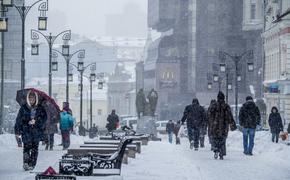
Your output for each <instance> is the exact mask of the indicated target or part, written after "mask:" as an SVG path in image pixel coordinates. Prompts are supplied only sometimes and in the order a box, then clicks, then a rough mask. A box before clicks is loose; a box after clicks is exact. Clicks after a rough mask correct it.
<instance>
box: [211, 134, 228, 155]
mask: <svg viewBox="0 0 290 180" xmlns="http://www.w3.org/2000/svg"><path fill="white" fill-rule="evenodd" d="M212 146H213V151H214V152H215V153H219V154H220V155H221V156H225V155H226V154H227V153H226V138H225V137H214V138H212Z"/></svg>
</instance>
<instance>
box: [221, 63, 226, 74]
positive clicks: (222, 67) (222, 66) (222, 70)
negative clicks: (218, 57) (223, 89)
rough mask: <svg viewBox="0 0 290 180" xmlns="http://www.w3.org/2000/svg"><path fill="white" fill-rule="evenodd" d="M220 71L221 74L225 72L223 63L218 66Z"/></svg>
mask: <svg viewBox="0 0 290 180" xmlns="http://www.w3.org/2000/svg"><path fill="white" fill-rule="evenodd" d="M220 70H221V72H226V64H225V63H221V64H220Z"/></svg>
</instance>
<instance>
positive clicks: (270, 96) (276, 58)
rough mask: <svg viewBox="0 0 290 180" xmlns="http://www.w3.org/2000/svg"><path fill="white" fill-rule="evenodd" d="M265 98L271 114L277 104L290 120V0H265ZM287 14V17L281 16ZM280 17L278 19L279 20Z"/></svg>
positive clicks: (285, 117) (284, 118)
mask: <svg viewBox="0 0 290 180" xmlns="http://www.w3.org/2000/svg"><path fill="white" fill-rule="evenodd" d="M265 3H266V4H265V20H266V22H265V31H264V33H263V40H264V51H265V75H264V76H265V81H264V86H265V99H266V104H267V112H268V114H269V113H270V111H271V108H272V107H273V106H277V107H278V109H279V111H280V113H281V116H282V119H283V120H284V123H289V121H290V81H289V78H290V76H289V74H290V65H289V64H290V60H289V59H290V23H289V21H287V20H285V19H287V18H288V19H289V17H290V15H289V13H290V11H289V8H290V1H288V0H276V1H269V0H267V1H265ZM280 16H281V17H283V18H280ZM277 17H278V19H277Z"/></svg>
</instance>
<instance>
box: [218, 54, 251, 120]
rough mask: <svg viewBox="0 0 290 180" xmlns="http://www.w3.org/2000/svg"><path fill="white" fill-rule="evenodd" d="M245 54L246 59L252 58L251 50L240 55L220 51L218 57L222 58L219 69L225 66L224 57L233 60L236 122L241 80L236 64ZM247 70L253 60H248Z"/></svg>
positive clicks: (223, 68)
mask: <svg viewBox="0 0 290 180" xmlns="http://www.w3.org/2000/svg"><path fill="white" fill-rule="evenodd" d="M246 56H247V58H246V59H247V60H250V59H253V58H254V57H253V56H254V55H253V51H252V50H250V51H246V52H244V53H242V54H241V55H237V54H235V55H231V54H229V53H227V52H224V51H220V52H219V59H220V60H222V63H221V64H220V70H221V71H223V70H225V69H226V68H225V67H226V63H225V60H226V59H227V58H226V57H229V59H230V60H232V61H233V62H234V71H235V106H236V107H235V118H236V122H238V82H239V81H241V80H242V78H241V75H239V74H238V73H239V71H238V65H239V63H240V62H241V61H242V60H244V59H245V57H246ZM247 64H248V70H249V71H250V70H251V69H252V67H253V62H248V63H247Z"/></svg>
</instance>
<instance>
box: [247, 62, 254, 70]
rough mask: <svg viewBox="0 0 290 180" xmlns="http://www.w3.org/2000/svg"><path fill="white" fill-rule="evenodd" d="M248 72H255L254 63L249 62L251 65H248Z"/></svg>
mask: <svg viewBox="0 0 290 180" xmlns="http://www.w3.org/2000/svg"><path fill="white" fill-rule="evenodd" d="M248 70H249V71H250V72H253V71H254V63H252V62H249V63H248Z"/></svg>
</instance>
